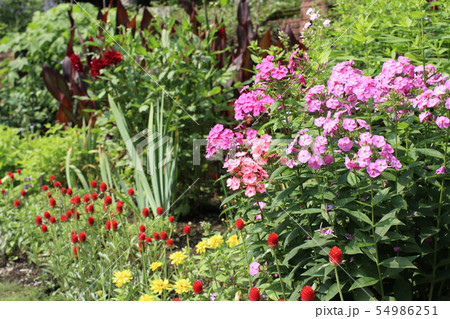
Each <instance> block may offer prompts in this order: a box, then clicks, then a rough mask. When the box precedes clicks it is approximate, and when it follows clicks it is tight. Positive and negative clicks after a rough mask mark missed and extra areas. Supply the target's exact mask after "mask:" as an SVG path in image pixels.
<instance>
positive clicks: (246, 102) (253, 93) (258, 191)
mask: <svg viewBox="0 0 450 319" xmlns="http://www.w3.org/2000/svg"><path fill="white" fill-rule="evenodd" d="M257 53H259V52H257ZM253 58H254V60H258V59H259V61H260V63H259V64H258V65H257V66H256V70H257V74H256V78H255V81H254V84H253V86H252V87H246V88H244V90H242V92H241V95H240V96H239V98H238V99H237V100H236V102H235V104H234V109H235V119H236V120H238V121H241V122H240V123H238V124H237V125H236V126H235V127H234V128H226V127H224V126H222V125H221V124H217V125H216V126H214V127H213V128H212V129H211V131H210V133H209V136H208V138H207V140H208V145H207V151H206V157H207V158H214V157H216V156H218V155H219V154H220V153H221V152H225V154H226V157H225V163H224V165H223V167H224V169H226V172H227V174H228V178H227V182H226V184H227V187H228V188H229V189H231V190H232V191H238V192H237V193H235V194H233V195H232V196H231V197H228V198H226V199H225V200H224V202H223V204H226V203H228V202H229V201H230V200H237V201H238V205H234V206H232V207H231V208H228V209H226V212H228V213H231V212H233V213H234V214H233V215H234V216H235V217H234V218H236V219H237V218H239V219H242V220H243V221H245V223H246V225H247V224H249V226H248V229H247V231H248V233H249V239H248V240H247V245H248V246H247V248H248V249H247V250H246V257H247V258H248V259H249V262H252V261H253V263H252V264H251V265H252V266H251V269H252V274H256V273H257V271H255V262H260V261H261V260H265V261H267V259H268V255H269V258H270V255H272V257H271V261H270V263H271V265H272V264H273V266H269V268H268V271H269V273H272V274H273V276H274V277H273V278H271V279H270V280H267V279H266V278H259V277H258V275H255V277H254V279H253V280H252V284H253V285H254V286H255V287H256V288H258V289H260V290H262V293H264V294H267V295H268V296H269V298H271V299H273V300H278V299H279V298H283V299H286V298H289V299H290V300H298V299H299V298H300V296H301V295H302V297H301V299H302V300H306V299H309V297H303V293H301V289H302V287H305V286H310V287H312V288H311V289H313V293H311V292H307V293H306V292H305V293H304V294H305V295H308V296H311V295H312V296H315V297H316V298H318V299H320V300H330V299H333V298H336V297H335V296H337V294H338V293H339V296H340V299H342V300H344V299H346V300H348V299H356V300H373V299H383V300H388V299H389V300H392V299H397V300H404V299H406V300H411V299H419V300H421V299H437V298H439V296H442V293H443V291H446V292H448V291H449V289H450V286H449V282H448V279H445V275H444V274H445V271H446V266H444V265H445V264H446V262H445V259H446V258H448V250H445V247H446V245H448V238H447V237H448V236H446V235H445V233H444V232H443V231H444V229H445V228H446V227H447V224H448V217H447V216H448V214H446V213H445V212H446V211H447V209H448V204H447V203H448V201H447V200H446V199H447V198H448V196H449V195H450V194H449V192H448V190H446V188H445V181H446V173H445V167H446V165H447V144H448V127H449V116H450V80H449V79H448V76H447V75H444V74H441V73H440V72H439V71H438V70H436V69H435V67H434V66H433V65H419V66H416V65H413V64H411V62H410V60H409V59H408V58H406V57H402V56H400V57H398V59H396V60H395V59H390V60H388V61H386V62H385V63H384V65H383V68H382V70H381V72H380V73H379V74H378V75H376V76H374V77H370V76H365V75H364V73H363V71H362V70H359V69H357V68H354V67H353V64H354V62H353V61H345V62H342V63H338V64H336V65H335V66H334V67H333V68H332V72H331V74H330V75H329V76H328V77H324V76H325V72H326V70H325V66H323V67H319V68H317V67H312V66H313V65H316V64H317V63H314V62H312V61H310V58H309V56H308V53H306V52H302V51H300V50H299V49H297V50H296V51H295V52H293V53H292V54H288V53H284V52H282V51H281V49H277V48H275V49H272V51H271V52H270V54H269V55H268V56H266V57H265V58H263V59H261V58H258V57H257V56H254V57H253ZM248 123H251V125H249V124H248ZM269 234H270V235H269ZM264 239H265V240H268V246H269V247H271V248H272V249H271V250H267V245H261V240H264ZM332 246H335V247H333V249H331V252H330V248H331V247H332ZM269 252H271V254H268V253H269ZM328 253H330V255H329V258H325V256H328ZM277 256H278V258H277ZM333 266H335V267H333ZM333 268H334V270H335V274H334V276H333V275H330V272H331V271H332V269H333ZM255 296H256V293H255ZM255 298H256V297H255ZM304 298H306V299H304Z"/></svg>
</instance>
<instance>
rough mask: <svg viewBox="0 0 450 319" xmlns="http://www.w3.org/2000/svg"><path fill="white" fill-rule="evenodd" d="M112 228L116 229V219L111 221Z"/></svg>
mask: <svg viewBox="0 0 450 319" xmlns="http://www.w3.org/2000/svg"><path fill="white" fill-rule="evenodd" d="M112 228H113V230H117V221H115V220H113V221H112Z"/></svg>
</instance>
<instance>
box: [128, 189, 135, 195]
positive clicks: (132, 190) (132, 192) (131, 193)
mask: <svg viewBox="0 0 450 319" xmlns="http://www.w3.org/2000/svg"><path fill="white" fill-rule="evenodd" d="M128 195H130V196H133V195H134V189H132V188H130V189H129V190H128Z"/></svg>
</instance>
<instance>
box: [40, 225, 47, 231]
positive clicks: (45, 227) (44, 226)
mask: <svg viewBox="0 0 450 319" xmlns="http://www.w3.org/2000/svg"><path fill="white" fill-rule="evenodd" d="M47 230H48V228H47V225H45V224H44V225H42V226H41V232H43V233H46V232H47Z"/></svg>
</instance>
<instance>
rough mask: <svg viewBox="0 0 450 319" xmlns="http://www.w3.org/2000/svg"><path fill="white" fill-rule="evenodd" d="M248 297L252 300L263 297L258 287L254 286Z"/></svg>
mask: <svg viewBox="0 0 450 319" xmlns="http://www.w3.org/2000/svg"><path fill="white" fill-rule="evenodd" d="M248 299H250V301H258V300H259V299H261V296H260V294H259V290H258V288H256V287H253V288H252V289H250V292H249V293H248Z"/></svg>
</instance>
